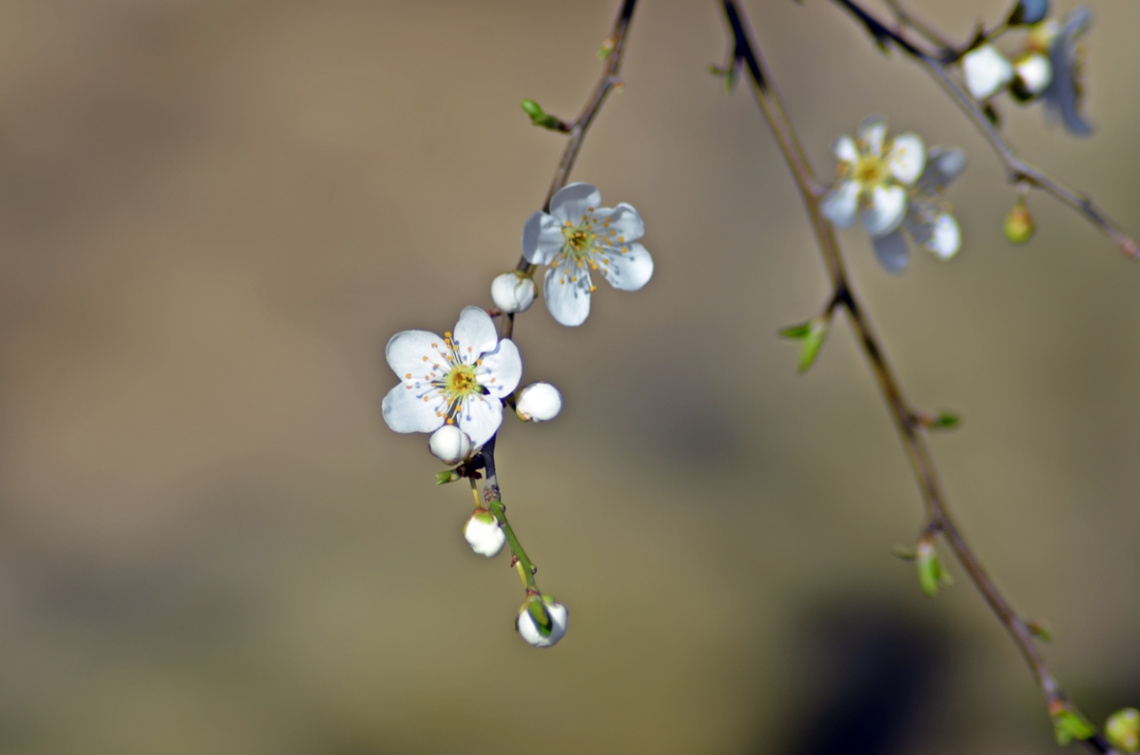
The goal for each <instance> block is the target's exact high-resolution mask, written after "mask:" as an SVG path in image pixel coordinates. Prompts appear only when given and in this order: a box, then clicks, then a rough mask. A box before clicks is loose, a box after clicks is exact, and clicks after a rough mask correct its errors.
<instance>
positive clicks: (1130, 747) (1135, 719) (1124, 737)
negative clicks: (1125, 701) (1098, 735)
mask: <svg viewBox="0 0 1140 755" xmlns="http://www.w3.org/2000/svg"><path fill="white" fill-rule="evenodd" d="M1104 732H1105V734H1107V735H1108V740H1109V741H1110V742H1112V746H1113V747H1116V748H1118V749H1121V750H1123V751H1124V752H1140V710H1136V709H1135V708H1125V709H1124V710H1118V711H1116V712H1115V713H1113V714H1112V715H1111V716H1109V717H1108V723H1107V724H1105V727H1104Z"/></svg>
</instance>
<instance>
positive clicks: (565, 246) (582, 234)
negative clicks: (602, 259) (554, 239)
mask: <svg viewBox="0 0 1140 755" xmlns="http://www.w3.org/2000/svg"><path fill="white" fill-rule="evenodd" d="M562 238H563V239H565V241H564V242H563V243H562V251H563V252H564V253H565V254H568V255H570V256H571V257H574V258H576V259H577V258H581V257H588V256H590V255H591V254H593V252H594V248H595V246H596V243H597V241H596V237H595V235H594V231H593V229H592V228H591V227H590V226H589V225H586V224H583V225H577V226H574V225H570V224H569V222H567V223H566V224H565V225H563V226H562Z"/></svg>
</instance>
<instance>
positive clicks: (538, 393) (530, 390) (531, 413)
mask: <svg viewBox="0 0 1140 755" xmlns="http://www.w3.org/2000/svg"><path fill="white" fill-rule="evenodd" d="M515 411H516V412H517V413H518V415H519V419H522V420H525V421H527V422H546V421H547V420H550V419H554V418H555V417H557V416H558V412H560V411H562V394H560V393H559V392H558V389H557V388H555V387H554V386H553V385H551V384H550V383H531V384H530V385H528V386H527V387H526V388H523V389H522V390H521V391H520V392H519V398H518V401H517V402H516V403H515Z"/></svg>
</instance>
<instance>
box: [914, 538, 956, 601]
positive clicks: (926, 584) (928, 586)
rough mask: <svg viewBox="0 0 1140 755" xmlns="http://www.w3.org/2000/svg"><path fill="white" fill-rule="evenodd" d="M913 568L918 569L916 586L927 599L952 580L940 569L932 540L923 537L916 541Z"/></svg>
mask: <svg viewBox="0 0 1140 755" xmlns="http://www.w3.org/2000/svg"><path fill="white" fill-rule="evenodd" d="M914 562H915V566H916V567H917V568H918V586H919V587H921V588H922V591H923V593H925V594H926V596H927V597H929V598H933V597H934V596H935V595H937V594H938V588H939V587H945V586H948V585H950V584H951V583H952V582H953V580H951V579H950V575H949V574H947V573H946V572H945V571H943V569H942V564H941V563H940V562H939V561H938V553H937V552H935V550H934V540H933V539H932V538H930V537H924V538H922V539H921V540H919V541H918V547H917V548H915V553H914Z"/></svg>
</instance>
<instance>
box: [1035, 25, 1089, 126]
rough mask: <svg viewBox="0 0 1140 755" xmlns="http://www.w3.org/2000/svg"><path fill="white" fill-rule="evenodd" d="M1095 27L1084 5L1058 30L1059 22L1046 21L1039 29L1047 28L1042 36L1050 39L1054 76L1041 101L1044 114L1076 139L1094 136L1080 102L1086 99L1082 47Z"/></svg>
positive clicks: (1050, 60) (1050, 57)
mask: <svg viewBox="0 0 1140 755" xmlns="http://www.w3.org/2000/svg"><path fill="white" fill-rule="evenodd" d="M1091 24H1092V12H1091V11H1090V10H1089V9H1088V8H1086V7H1084V6H1081V7H1079V8H1074V9H1073V10H1071V11H1069V12H1068V13H1067V14H1065V17H1064V18H1062V19H1061V21H1060V24H1059V28H1058V24H1057V22H1056V21H1045V22H1043V24H1039V26H1045V27H1049V26H1050V25H1051V26H1052V29H1055V30H1056V31H1055V32H1053V33H1052V34H1050V31H1052V30H1051V29H1050V28H1044V29H1043V30H1042V33H1044V34H1046V35H1047V36H1051V37H1052V40H1051V44H1050V45H1049V48H1048V49H1049V62H1050V64H1051V65H1052V69H1053V76H1052V80H1051V81H1050V82H1049V85H1048V86H1047V87H1046V88H1045V91H1044V92H1043V93H1042V94H1041V99H1043V100H1044V101H1045V115H1046V116H1048V117H1049V118H1050V119H1052V120H1060V121H1061V123H1063V124H1064V125H1065V129H1066V130H1067V131H1068V132H1069V133H1070V134H1073V135H1074V136H1088V135H1089V134H1091V133H1092V126H1091V125H1090V124H1089V122H1088V121H1086V120H1085V119H1084V117H1083V116H1082V115H1081V113H1080V108H1081V100H1082V99H1083V97H1084V85H1083V82H1082V73H1083V64H1084V48H1083V46H1082V45H1081V36H1083V35H1084V33H1085V32H1086V31H1088V29H1089V27H1090V25H1091Z"/></svg>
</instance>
